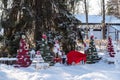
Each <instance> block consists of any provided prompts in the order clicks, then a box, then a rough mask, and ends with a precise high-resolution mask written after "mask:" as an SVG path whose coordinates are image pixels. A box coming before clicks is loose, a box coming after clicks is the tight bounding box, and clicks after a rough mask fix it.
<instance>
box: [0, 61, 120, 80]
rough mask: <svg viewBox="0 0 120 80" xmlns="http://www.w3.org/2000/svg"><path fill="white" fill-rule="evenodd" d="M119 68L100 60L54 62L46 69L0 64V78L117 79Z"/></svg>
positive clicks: (27, 79)
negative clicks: (77, 62)
mask: <svg viewBox="0 0 120 80" xmlns="http://www.w3.org/2000/svg"><path fill="white" fill-rule="evenodd" d="M119 76H120V69H118V68H116V66H115V64H107V63H105V62H103V61H100V62H98V63H95V64H84V65H83V64H79V65H72V66H67V65H62V64H56V65H55V66H50V67H49V68H47V69H40V70H36V69H35V68H34V67H32V66H30V67H28V68H14V67H12V66H7V65H4V64H0V80H119V78H120V77H119Z"/></svg>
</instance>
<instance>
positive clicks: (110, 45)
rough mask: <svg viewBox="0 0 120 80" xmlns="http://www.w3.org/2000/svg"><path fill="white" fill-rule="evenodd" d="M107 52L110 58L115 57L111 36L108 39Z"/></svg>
mask: <svg viewBox="0 0 120 80" xmlns="http://www.w3.org/2000/svg"><path fill="white" fill-rule="evenodd" d="M107 51H108V53H109V56H110V57H114V56H115V52H114V47H113V44H112V39H111V37H110V36H109V37H108V45H107Z"/></svg>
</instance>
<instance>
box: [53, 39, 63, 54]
mask: <svg viewBox="0 0 120 80" xmlns="http://www.w3.org/2000/svg"><path fill="white" fill-rule="evenodd" d="M53 52H54V53H55V54H58V55H60V56H61V55H62V52H61V51H60V45H59V42H58V40H56V41H55V44H54V48H53Z"/></svg>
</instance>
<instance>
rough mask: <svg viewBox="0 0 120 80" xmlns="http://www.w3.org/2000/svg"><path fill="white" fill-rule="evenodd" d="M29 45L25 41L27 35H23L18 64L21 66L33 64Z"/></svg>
mask: <svg viewBox="0 0 120 80" xmlns="http://www.w3.org/2000/svg"><path fill="white" fill-rule="evenodd" d="M28 51H29V50H28V45H27V43H26V41H25V36H24V35H22V38H21V40H20V47H19V50H18V51H17V52H18V55H17V64H18V66H20V67H28V66H29V65H30V64H31V60H30V56H29V55H28Z"/></svg>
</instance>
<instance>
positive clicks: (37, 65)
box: [32, 50, 49, 70]
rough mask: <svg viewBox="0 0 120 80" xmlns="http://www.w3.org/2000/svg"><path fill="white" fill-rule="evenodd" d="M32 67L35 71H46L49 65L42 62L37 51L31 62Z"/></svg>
mask: <svg viewBox="0 0 120 80" xmlns="http://www.w3.org/2000/svg"><path fill="white" fill-rule="evenodd" d="M32 65H33V66H35V68H36V70H38V69H46V68H48V67H49V64H48V63H45V62H44V60H43V58H42V56H41V54H40V51H39V50H38V51H37V52H36V55H35V58H34V59H33V61H32Z"/></svg>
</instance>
